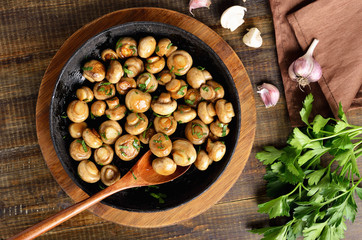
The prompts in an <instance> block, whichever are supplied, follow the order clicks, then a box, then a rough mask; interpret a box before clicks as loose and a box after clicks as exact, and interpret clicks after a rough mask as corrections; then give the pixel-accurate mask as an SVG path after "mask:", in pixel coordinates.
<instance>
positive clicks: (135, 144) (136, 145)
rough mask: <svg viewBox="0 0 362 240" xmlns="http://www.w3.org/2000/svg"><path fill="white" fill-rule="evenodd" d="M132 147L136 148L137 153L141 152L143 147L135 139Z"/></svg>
mask: <svg viewBox="0 0 362 240" xmlns="http://www.w3.org/2000/svg"><path fill="white" fill-rule="evenodd" d="M132 145H133V147H134V148H135V149H137V151H139V150H140V148H141V147H142V146H141V145H139V141H138V140H137V139H134V140H133V143H132Z"/></svg>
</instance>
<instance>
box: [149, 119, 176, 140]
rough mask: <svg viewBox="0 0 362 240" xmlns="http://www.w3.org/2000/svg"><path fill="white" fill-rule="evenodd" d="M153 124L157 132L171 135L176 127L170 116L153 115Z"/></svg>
mask: <svg viewBox="0 0 362 240" xmlns="http://www.w3.org/2000/svg"><path fill="white" fill-rule="evenodd" d="M153 122H154V124H155V130H156V132H159V133H164V134H166V135H168V136H170V135H172V134H173V133H174V132H175V131H176V128H177V122H176V121H175V118H174V117H172V116H168V117H155V119H154V120H153Z"/></svg>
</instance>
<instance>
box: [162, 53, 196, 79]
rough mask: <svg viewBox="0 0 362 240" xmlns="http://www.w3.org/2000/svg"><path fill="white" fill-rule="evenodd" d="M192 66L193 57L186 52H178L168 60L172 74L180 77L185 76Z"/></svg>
mask: <svg viewBox="0 0 362 240" xmlns="http://www.w3.org/2000/svg"><path fill="white" fill-rule="evenodd" d="M191 66H192V57H191V55H190V54H189V53H188V52H186V51H184V50H177V51H175V52H173V53H172V54H171V55H170V56H169V57H168V58H167V67H168V69H169V70H170V72H174V73H175V74H176V75H178V76H182V75H185V74H186V73H187V72H188V71H189V69H190V68H191Z"/></svg>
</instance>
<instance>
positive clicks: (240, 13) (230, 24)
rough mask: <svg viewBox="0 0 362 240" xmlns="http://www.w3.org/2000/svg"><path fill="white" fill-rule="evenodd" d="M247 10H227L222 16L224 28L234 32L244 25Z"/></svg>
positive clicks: (243, 8)
mask: <svg viewBox="0 0 362 240" xmlns="http://www.w3.org/2000/svg"><path fill="white" fill-rule="evenodd" d="M246 11H247V9H246V8H245V7H242V6H238V5H237V6H232V7H229V8H228V9H226V10H225V11H224V12H223V14H222V15H221V18H220V22H221V26H222V27H223V28H228V29H230V30H231V31H232V32H233V31H235V30H236V29H237V28H238V27H240V26H241V25H242V24H243V23H244V15H245V12H246Z"/></svg>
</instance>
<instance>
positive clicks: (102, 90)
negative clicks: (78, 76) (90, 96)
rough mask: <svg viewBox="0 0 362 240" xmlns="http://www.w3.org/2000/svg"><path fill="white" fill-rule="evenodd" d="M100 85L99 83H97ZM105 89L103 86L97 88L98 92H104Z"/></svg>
mask: <svg viewBox="0 0 362 240" xmlns="http://www.w3.org/2000/svg"><path fill="white" fill-rule="evenodd" d="M99 86H100V85H99ZM105 91H106V89H105V88H104V87H100V88H98V92H105Z"/></svg>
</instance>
